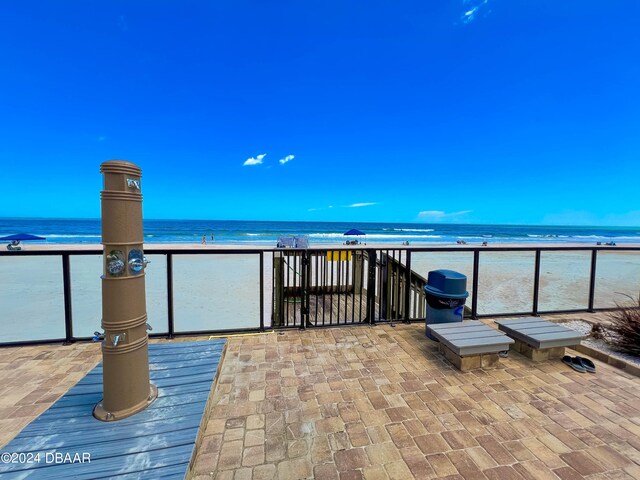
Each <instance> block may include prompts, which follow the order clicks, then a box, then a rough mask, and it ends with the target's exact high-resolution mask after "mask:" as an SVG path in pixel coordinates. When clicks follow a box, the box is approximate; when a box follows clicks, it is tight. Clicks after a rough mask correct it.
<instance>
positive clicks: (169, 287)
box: [167, 253, 175, 338]
mask: <svg viewBox="0 0 640 480" xmlns="http://www.w3.org/2000/svg"><path fill="white" fill-rule="evenodd" d="M167 320H168V335H167V337H168V338H173V337H174V335H175V331H174V325H173V255H172V254H171V253H167Z"/></svg>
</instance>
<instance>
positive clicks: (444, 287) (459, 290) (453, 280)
mask: <svg viewBox="0 0 640 480" xmlns="http://www.w3.org/2000/svg"><path fill="white" fill-rule="evenodd" d="M424 291H425V293H430V294H431V295H436V296H439V297H446V298H467V297H468V296H469V292H467V276H466V275H463V274H462V273H459V272H454V271H453V270H433V271H431V272H429V276H428V277H427V284H426V285H425V286H424Z"/></svg>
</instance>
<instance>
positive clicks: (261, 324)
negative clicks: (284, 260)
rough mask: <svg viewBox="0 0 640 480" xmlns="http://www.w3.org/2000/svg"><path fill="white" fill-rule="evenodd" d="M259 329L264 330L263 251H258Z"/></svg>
mask: <svg viewBox="0 0 640 480" xmlns="http://www.w3.org/2000/svg"><path fill="white" fill-rule="evenodd" d="M260 331H261V332H264V252H263V251H261V252H260Z"/></svg>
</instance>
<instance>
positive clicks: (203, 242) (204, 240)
mask: <svg viewBox="0 0 640 480" xmlns="http://www.w3.org/2000/svg"><path fill="white" fill-rule="evenodd" d="M202 244H203V245H206V244H207V236H206V235H202Z"/></svg>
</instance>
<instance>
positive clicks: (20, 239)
mask: <svg viewBox="0 0 640 480" xmlns="http://www.w3.org/2000/svg"><path fill="white" fill-rule="evenodd" d="M6 240H8V241H10V242H12V241H14V240H17V241H18V242H23V241H25V240H46V238H44V237H38V236H37V235H30V234H28V233H16V234H15V235H7V236H6V237H0V241H6Z"/></svg>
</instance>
